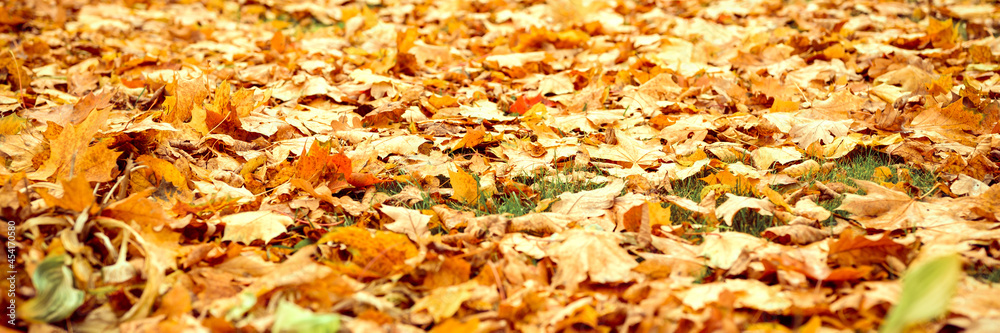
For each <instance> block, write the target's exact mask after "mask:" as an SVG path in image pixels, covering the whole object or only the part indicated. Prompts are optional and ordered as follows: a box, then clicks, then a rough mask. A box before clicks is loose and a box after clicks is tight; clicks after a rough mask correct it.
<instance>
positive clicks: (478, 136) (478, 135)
mask: <svg viewBox="0 0 1000 333" xmlns="http://www.w3.org/2000/svg"><path fill="white" fill-rule="evenodd" d="M485 137H486V128H484V127H483V125H479V126H476V128H473V129H470V130H469V131H468V132H465V136H464V137H462V139H461V140H459V141H458V143H456V144H455V147H453V148H451V150H458V149H460V148H475V147H476V145H478V144H480V143H482V142H483V138H485Z"/></svg>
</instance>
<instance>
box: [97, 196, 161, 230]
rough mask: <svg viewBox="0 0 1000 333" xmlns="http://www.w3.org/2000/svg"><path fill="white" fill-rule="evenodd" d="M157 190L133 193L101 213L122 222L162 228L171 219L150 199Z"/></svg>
mask: <svg viewBox="0 0 1000 333" xmlns="http://www.w3.org/2000/svg"><path fill="white" fill-rule="evenodd" d="M155 190H156V189H154V188H147V189H145V190H143V191H140V192H137V193H133V194H132V195H130V196H128V198H125V199H124V200H121V201H116V202H114V203H112V204H111V205H108V207H107V208H106V209H105V210H104V211H103V212H102V213H101V214H102V215H104V216H108V217H113V218H116V219H118V220H122V221H135V222H136V223H139V224H140V225H144V226H154V227H155V226H160V225H163V224H165V223H167V222H169V219H170V217H169V216H167V213H166V212H164V211H163V208H162V207H160V205H159V204H157V203H156V202H154V201H153V200H150V199H149V196H150V194H152V193H153V191H155Z"/></svg>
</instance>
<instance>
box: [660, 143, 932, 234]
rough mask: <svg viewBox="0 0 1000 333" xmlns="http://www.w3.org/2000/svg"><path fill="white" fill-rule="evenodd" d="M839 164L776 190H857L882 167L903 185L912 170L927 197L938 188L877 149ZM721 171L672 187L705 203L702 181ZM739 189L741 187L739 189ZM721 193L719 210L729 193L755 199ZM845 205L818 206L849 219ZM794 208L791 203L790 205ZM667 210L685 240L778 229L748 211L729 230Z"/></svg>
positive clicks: (829, 222) (766, 218)
mask: <svg viewBox="0 0 1000 333" xmlns="http://www.w3.org/2000/svg"><path fill="white" fill-rule="evenodd" d="M817 162H819V163H820V164H822V163H824V162H827V161H824V160H817ZM832 162H834V163H835V167H834V168H833V169H832V171H831V172H827V173H816V174H807V175H804V176H802V177H800V179H798V182H797V183H796V184H795V185H793V186H792V187H789V188H784V189H779V188H774V189H775V190H777V191H779V193H782V194H788V193H790V192H791V191H794V190H795V189H797V187H802V186H806V187H808V186H811V184H813V182H815V181H820V182H822V183H824V184H828V183H831V182H840V183H843V184H845V185H848V186H852V187H855V188H857V184H856V183H855V182H854V179H862V180H869V181H871V180H873V175H874V174H875V170H876V169H877V168H879V167H882V166H885V167H888V168H889V170H890V171H891V173H892V175H891V177H889V178H888V179H886V180H885V181H886V182H893V183H897V182H899V181H900V177H899V176H900V173H901V172H902V171H901V170H902V169H907V170H909V173H910V176H911V178H912V182H911V185H913V186H914V187H916V188H917V189H919V190H920V193H921V194H923V195H926V194H928V193H930V192H931V191H933V190H934V185H935V182H936V180H937V178H936V177H935V176H934V174H932V173H929V172H926V171H923V170H921V169H919V168H915V167H910V166H907V165H905V164H904V163H903V161H902V160H900V159H899V158H896V157H893V156H890V155H888V154H885V153H882V152H879V151H876V150H873V149H858V150H856V151H854V152H852V153H851V154H848V155H847V156H845V157H843V158H840V159H837V160H834V161H832ZM718 171H720V170H707V169H706V170H704V171H702V172H700V173H698V174H696V175H694V176H691V177H689V178H686V179H683V180H677V181H673V182H672V183H671V185H672V186H673V193H672V194H673V195H676V196H679V197H683V198H687V199H691V200H692V201H694V202H701V199H702V197H703V196H704V195H705V193H703V192H706V190H705V188H706V185H707V184H706V183H705V182H704V181H703V180H701V179H700V178H704V177H705V176H708V175H710V174H713V173H716V172H718ZM736 187H739V186H736ZM715 188H716V191H718V192H717V199H716V200H717V201H716V206H718V205H719V204H722V203H724V202H725V200H726V196H725V193H726V192H730V193H732V194H734V195H740V196H754V197H761V196H755V195H753V194H752V193H741V192H740V191H739V190H734V189H730V188H726V187H715ZM855 194H860V195H864V191H862V190H860V189H858V191H857V192H856V193H855ZM842 201H843V196H838V197H834V198H830V199H827V200H820V201H819V202H817V204H818V205H820V206H822V207H823V208H826V209H827V210H829V211H831V212H834V213H837V214H840V215H841V216H846V215H849V214H848V213H847V212H845V211H836V208H837V207H839V206H840V204H841V202H842ZM790 204H791V203H790ZM663 205H664V207H666V206H673V207H671V221H674V222H675V223H680V224H681V225H684V227H685V229H686V230H685V236H686V237H687V238H689V239H692V240H696V239H698V238H700V235H701V234H703V233H705V232H712V231H716V230H731V231H738V232H744V233H748V234H751V235H754V236H760V234H761V233H762V232H763V231H764V230H765V229H767V228H769V227H772V226H775V225H777V224H778V223H777V221H775V219H774V217H772V216H766V215H762V214H758V213H757V212H754V211H750V210H747V209H742V210H740V211H739V212H737V213H736V216H735V217H734V218H733V225H732V226H727V225H725V224H724V222H721V221H720V223H719V225H717V226H714V227H713V226H710V225H709V223H708V221H706V220H705V219H704V218H702V217H697V216H694V214H693V213H692V212H690V211H687V210H685V209H682V208H680V207H677V206H676V205H673V204H670V203H664V204H663ZM823 223H824V224H825V225H833V224H834V223H835V220H834V217H832V216H831V217H830V218H829V219H827V220H826V221H824V222H823Z"/></svg>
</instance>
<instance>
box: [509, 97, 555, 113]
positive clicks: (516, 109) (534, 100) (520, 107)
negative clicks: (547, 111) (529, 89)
mask: <svg viewBox="0 0 1000 333" xmlns="http://www.w3.org/2000/svg"><path fill="white" fill-rule="evenodd" d="M538 103H542V104H545V105H546V106H551V107H554V106H556V104H555V103H554V102H552V101H550V100H548V99H545V98H544V97H542V95H536V96H535V97H527V96H521V97H518V98H517V100H516V101H514V104H511V105H510V113H516V114H519V115H524V114H525V113H527V112H528V109H531V107H532V106H535V104H538Z"/></svg>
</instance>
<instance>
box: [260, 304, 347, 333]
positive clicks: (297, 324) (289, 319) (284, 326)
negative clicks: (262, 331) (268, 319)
mask: <svg viewBox="0 0 1000 333" xmlns="http://www.w3.org/2000/svg"><path fill="white" fill-rule="evenodd" d="M274 318H275V319H274V325H271V332H303V333H326V332H331V333H332V332H337V331H338V330H340V316H338V315H337V314H333V313H327V314H318V313H315V312H312V311H309V310H308V309H305V308H303V307H300V306H298V305H295V303H292V302H289V301H285V300H282V301H281V303H278V309H277V310H276V311H275V312H274Z"/></svg>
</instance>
